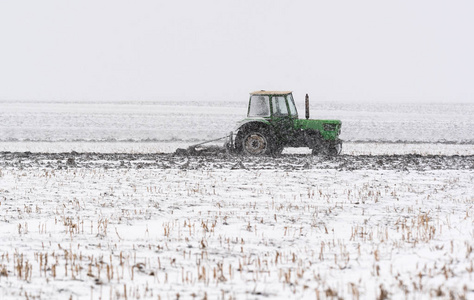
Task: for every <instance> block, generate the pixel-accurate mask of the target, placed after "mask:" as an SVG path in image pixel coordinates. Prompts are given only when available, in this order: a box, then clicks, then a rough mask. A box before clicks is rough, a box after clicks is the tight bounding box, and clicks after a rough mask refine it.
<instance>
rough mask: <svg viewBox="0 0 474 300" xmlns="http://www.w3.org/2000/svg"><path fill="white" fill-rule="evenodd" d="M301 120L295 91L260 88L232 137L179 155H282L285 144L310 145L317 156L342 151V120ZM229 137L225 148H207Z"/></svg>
mask: <svg viewBox="0 0 474 300" xmlns="http://www.w3.org/2000/svg"><path fill="white" fill-rule="evenodd" d="M305 108H306V119H298V111H297V110H296V106H295V102H294V100H293V94H292V92H282V91H257V92H253V93H250V100H249V106H248V110H247V118H245V119H244V120H242V121H240V122H238V123H237V126H236V130H235V131H233V132H231V133H230V134H229V135H228V136H225V137H221V138H218V139H214V140H210V141H205V142H202V143H199V144H196V145H192V146H190V147H188V149H177V150H176V152H175V155H198V156H200V155H215V154H216V153H221V152H227V153H230V154H238V155H248V156H263V155H270V156H278V155H280V154H281V153H282V151H283V148H285V147H308V148H310V149H311V151H312V154H313V155H329V156H332V155H338V154H340V153H341V150H342V141H341V140H340V139H339V134H340V133H341V121H339V120H311V119H309V97H308V94H306V101H305ZM222 139H226V142H225V144H224V149H221V148H219V147H205V146H204V147H203V145H204V144H208V143H211V142H215V141H219V140H222Z"/></svg>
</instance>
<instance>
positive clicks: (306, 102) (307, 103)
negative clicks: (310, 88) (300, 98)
mask: <svg viewBox="0 0 474 300" xmlns="http://www.w3.org/2000/svg"><path fill="white" fill-rule="evenodd" d="M304 102H305V103H304V107H305V114H306V120H307V119H309V96H308V94H306V97H305V101H304Z"/></svg>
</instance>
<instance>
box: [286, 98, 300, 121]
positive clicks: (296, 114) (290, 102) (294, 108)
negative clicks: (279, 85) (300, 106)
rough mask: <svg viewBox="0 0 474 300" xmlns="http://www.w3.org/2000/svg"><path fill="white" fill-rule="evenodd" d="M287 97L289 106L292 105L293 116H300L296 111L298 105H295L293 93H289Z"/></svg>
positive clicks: (291, 112)
mask: <svg viewBox="0 0 474 300" xmlns="http://www.w3.org/2000/svg"><path fill="white" fill-rule="evenodd" d="M286 97H287V99H288V106H289V107H290V114H291V115H292V116H293V117H297V116H298V112H297V111H296V106H295V101H293V96H292V95H291V94H289V95H288V96H286Z"/></svg>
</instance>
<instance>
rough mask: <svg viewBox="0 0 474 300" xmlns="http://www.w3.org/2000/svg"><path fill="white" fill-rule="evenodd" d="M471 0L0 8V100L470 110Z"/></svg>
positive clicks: (473, 92) (11, 4)
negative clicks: (277, 96)
mask: <svg viewBox="0 0 474 300" xmlns="http://www.w3.org/2000/svg"><path fill="white" fill-rule="evenodd" d="M473 36H474V1H472V0H466V1H436V0H429V1H417V0H410V1H403V0H402V1H400V0H398V1H380V0H377V1H365V0H362V1H353V0H351V1H315V0H312V1H277V0H267V1H259V0H252V1H243V0H239V1H224V0H219V1H202V0H201V1H195V0H192V1H166V2H165V1H145V0H142V1H120V0H110V1H105V0H104V1H98V0H94V1H88V0H81V1H64V0H58V1H48V0H43V1H38V0H32V1H14V0H11V1H2V2H1V3H0V43H1V44H0V100H17V99H18V100H69V101H71V100H72V101H82V100H88V101H96V100H99V101H100V100H106V101H111V100H112V101H113V100H130V101H132V100H142V101H163V100H166V99H172V100H174V101H176V100H208V99H209V100H219V99H222V100H239V99H241V98H245V99H247V97H248V92H250V91H253V90H260V89H266V90H271V89H273V90H293V91H295V95H297V96H300V95H303V94H304V93H309V94H310V95H311V96H312V99H320V100H323V101H397V102H409V101H423V102H428V101H433V102H440V101H442V102H448V101H449V102H470V103H473V102H474V38H473Z"/></svg>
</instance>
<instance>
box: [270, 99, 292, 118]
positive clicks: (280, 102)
mask: <svg viewBox="0 0 474 300" xmlns="http://www.w3.org/2000/svg"><path fill="white" fill-rule="evenodd" d="M272 108H273V115H274V116H276V117H278V116H288V107H287V106H286V100H285V97H284V96H273V97H272Z"/></svg>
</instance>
